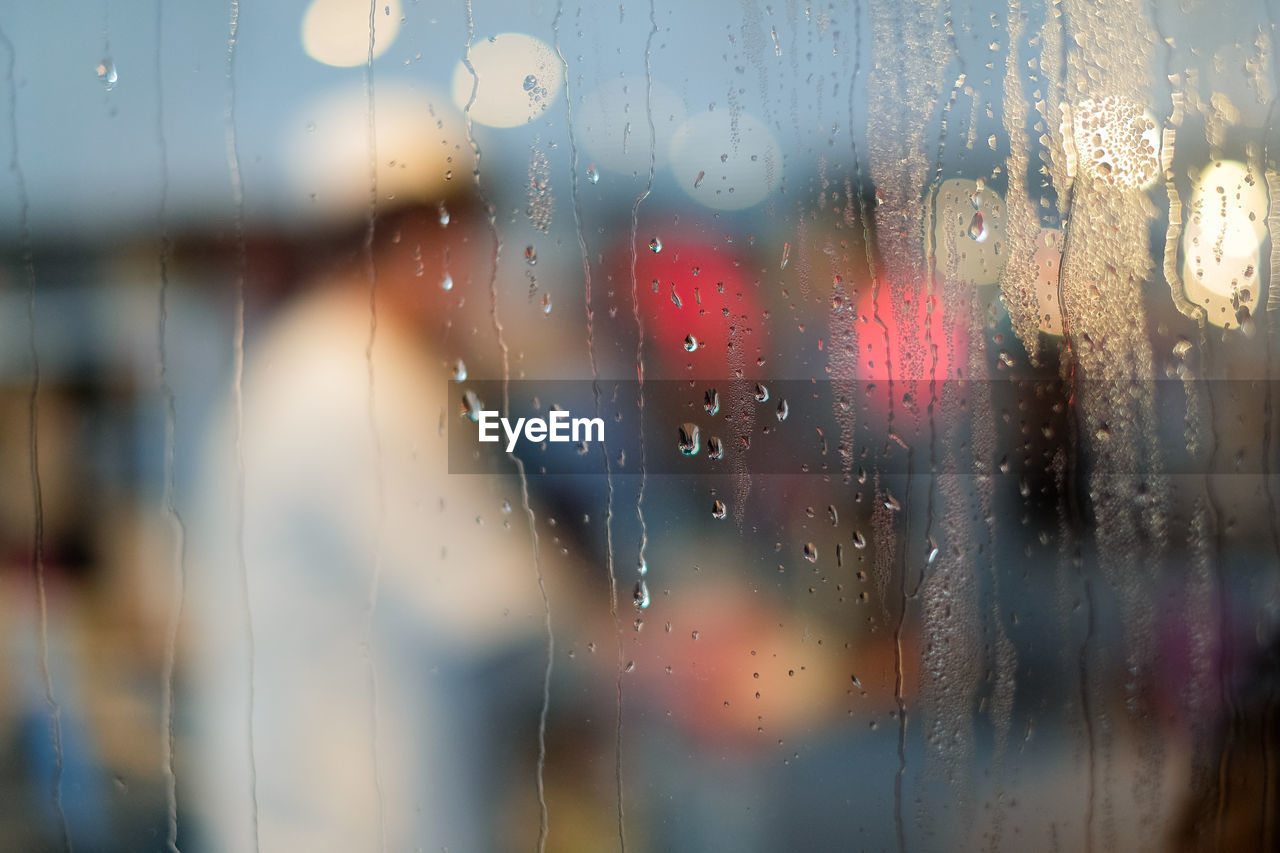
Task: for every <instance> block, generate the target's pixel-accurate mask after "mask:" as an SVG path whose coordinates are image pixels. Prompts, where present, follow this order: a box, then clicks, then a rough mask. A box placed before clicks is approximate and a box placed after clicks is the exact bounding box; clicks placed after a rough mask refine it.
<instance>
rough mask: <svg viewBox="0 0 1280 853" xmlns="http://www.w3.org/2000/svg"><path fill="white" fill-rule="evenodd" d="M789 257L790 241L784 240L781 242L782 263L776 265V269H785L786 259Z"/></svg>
mask: <svg viewBox="0 0 1280 853" xmlns="http://www.w3.org/2000/svg"><path fill="white" fill-rule="evenodd" d="M790 257H791V242H790V241H786V242H784V243H783V244H782V263H780V264H779V265H778V269H780V270H785V269H786V268H787V261H788V260H789V259H790Z"/></svg>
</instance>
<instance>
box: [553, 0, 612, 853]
mask: <svg viewBox="0 0 1280 853" xmlns="http://www.w3.org/2000/svg"><path fill="white" fill-rule="evenodd" d="M563 14H564V2H563V0H561V2H560V3H558V4H557V6H556V14H555V18H554V20H553V21H552V24H551V29H552V32H553V33H554V34H555V49H556V55H557V56H559V57H560V64H561V65H562V66H563V68H564V103H565V126H566V128H567V129H568V134H569V154H570V158H571V163H570V167H569V186H570V195H571V196H572V198H573V226H574V230H575V231H576V232H577V237H578V249H579V251H580V252H581V253H582V278H583V282H584V296H585V299H586V313H587V360H588V361H589V362H590V363H591V394H592V396H593V397H594V398H595V415H596V417H600V366H599V364H598V363H597V362H596V342H595V312H594V311H593V310H592V308H591V255H590V252H589V250H588V249H587V237H586V232H585V231H584V230H583V228H582V192H581V189H580V186H579V183H578V162H579V161H578V144H577V139H576V137H575V136H574V133H573V89H572V86H571V85H570V77H569V61H568V60H567V59H565V56H564V51H563V50H562V49H561V48H560V17H561V16H562V15H563ZM600 455H601V456H602V457H603V458H604V472H605V484H606V488H607V494H606V497H605V515H604V536H605V551H606V552H607V553H606V555H605V565H606V567H607V568H608V572H609V616H610V617H611V618H612V619H613V633H614V637H615V639H616V640H617V646H618V676H617V707H616V710H615V719H614V743H613V753H614V755H613V760H614V786H615V788H616V789H617V798H618V849H619V850H621V851H625V850H626V849H627V838H626V832H625V826H626V811H625V809H624V807H623V802H624V800H623V790H622V674H623V669H624V667H625V662H624V653H623V648H622V623H621V621H620V620H619V618H618V578H617V573H616V572H615V570H614V565H613V463H612V462H611V461H610V459H609V450H608V447H607V446H606V445H605V442H604V438H603V436H602V437H601V441H600Z"/></svg>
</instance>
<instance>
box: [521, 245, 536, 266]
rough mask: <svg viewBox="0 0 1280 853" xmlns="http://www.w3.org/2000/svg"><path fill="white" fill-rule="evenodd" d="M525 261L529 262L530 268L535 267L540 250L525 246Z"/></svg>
mask: <svg viewBox="0 0 1280 853" xmlns="http://www.w3.org/2000/svg"><path fill="white" fill-rule="evenodd" d="M524 259H525V261H526V262H528V264H529V266H533V265H534V264H536V263H537V262H538V250H537V249H535V248H533V247H532V246H525V247H524Z"/></svg>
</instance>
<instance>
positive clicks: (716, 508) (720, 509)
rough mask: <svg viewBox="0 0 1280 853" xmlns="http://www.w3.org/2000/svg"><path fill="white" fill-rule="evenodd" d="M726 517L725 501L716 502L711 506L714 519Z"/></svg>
mask: <svg viewBox="0 0 1280 853" xmlns="http://www.w3.org/2000/svg"><path fill="white" fill-rule="evenodd" d="M724 515H725V506H724V501H716V502H715V503H713V504H711V517H712V518H724Z"/></svg>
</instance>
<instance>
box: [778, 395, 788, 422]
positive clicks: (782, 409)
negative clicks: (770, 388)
mask: <svg viewBox="0 0 1280 853" xmlns="http://www.w3.org/2000/svg"><path fill="white" fill-rule="evenodd" d="M789 414H791V407H790V406H788V405H787V401H786V400H783V401H782V402H780V403H778V420H780V421H785V420H786V419H787V415H789Z"/></svg>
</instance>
